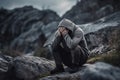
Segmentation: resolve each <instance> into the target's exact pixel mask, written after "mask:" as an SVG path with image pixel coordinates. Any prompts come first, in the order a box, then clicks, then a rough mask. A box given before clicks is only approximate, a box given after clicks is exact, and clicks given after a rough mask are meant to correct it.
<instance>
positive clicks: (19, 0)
mask: <svg viewBox="0 0 120 80" xmlns="http://www.w3.org/2000/svg"><path fill="white" fill-rule="evenodd" d="M76 1H77V0H0V7H4V8H7V9H13V8H16V7H23V6H25V5H32V6H33V7H35V8H38V9H42V8H45V9H46V8H49V9H52V10H54V11H56V12H57V13H58V14H59V15H60V16H61V15H63V14H64V13H65V12H66V11H67V10H69V9H70V8H71V7H72V6H73V5H75V4H76Z"/></svg>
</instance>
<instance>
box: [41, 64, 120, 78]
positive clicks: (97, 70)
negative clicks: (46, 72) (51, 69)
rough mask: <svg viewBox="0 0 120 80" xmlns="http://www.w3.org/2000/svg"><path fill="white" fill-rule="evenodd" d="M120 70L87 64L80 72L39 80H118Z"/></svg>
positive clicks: (106, 65)
mask: <svg viewBox="0 0 120 80" xmlns="http://www.w3.org/2000/svg"><path fill="white" fill-rule="evenodd" d="M119 76H120V68H117V67H114V66H112V65H109V64H106V63H103V62H97V63H95V64H91V65H90V64H88V65H86V67H84V68H83V69H81V70H80V71H78V72H76V73H73V74H69V73H67V72H65V73H60V74H56V75H52V76H48V77H44V78H41V79H39V80H119V79H120V77H119Z"/></svg>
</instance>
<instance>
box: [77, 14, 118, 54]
mask: <svg viewBox="0 0 120 80" xmlns="http://www.w3.org/2000/svg"><path fill="white" fill-rule="evenodd" d="M119 22H120V12H115V13H113V14H111V15H108V16H106V17H103V18H101V19H99V20H97V21H95V22H91V23H88V24H83V25H79V26H80V27H81V28H82V29H83V30H84V32H85V37H86V40H87V43H88V47H89V49H90V50H92V51H91V53H93V54H95V53H98V54H100V53H105V52H106V51H108V50H109V49H108V48H109V46H110V40H111V39H112V35H113V34H114V33H116V32H115V31H116V30H118V31H119V30H120V23H119Z"/></svg>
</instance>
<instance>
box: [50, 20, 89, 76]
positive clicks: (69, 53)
mask: <svg viewBox="0 0 120 80" xmlns="http://www.w3.org/2000/svg"><path fill="white" fill-rule="evenodd" d="M51 46H52V50H53V57H54V59H55V64H56V68H55V69H54V70H52V71H51V74H55V73H59V72H64V68H63V64H64V65H66V66H68V67H69V70H70V72H76V71H77V70H78V69H79V67H80V66H82V65H83V64H84V63H85V62H86V60H87V58H88V55H89V53H88V48H87V44H86V40H85V37H84V32H83V30H82V29H81V28H80V27H78V26H77V25H75V24H74V23H73V22H72V21H70V20H68V19H63V20H62V21H61V22H60V23H59V25H58V30H57V31H56V32H55V40H54V41H53V43H52V45H51Z"/></svg>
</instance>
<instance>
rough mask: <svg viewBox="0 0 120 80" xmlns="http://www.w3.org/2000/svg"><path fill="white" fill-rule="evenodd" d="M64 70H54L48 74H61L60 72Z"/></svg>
mask: <svg viewBox="0 0 120 80" xmlns="http://www.w3.org/2000/svg"><path fill="white" fill-rule="evenodd" d="M64 71H65V70H64V68H57V67H56V68H55V69H53V70H52V71H51V72H50V74H57V73H61V72H64Z"/></svg>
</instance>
